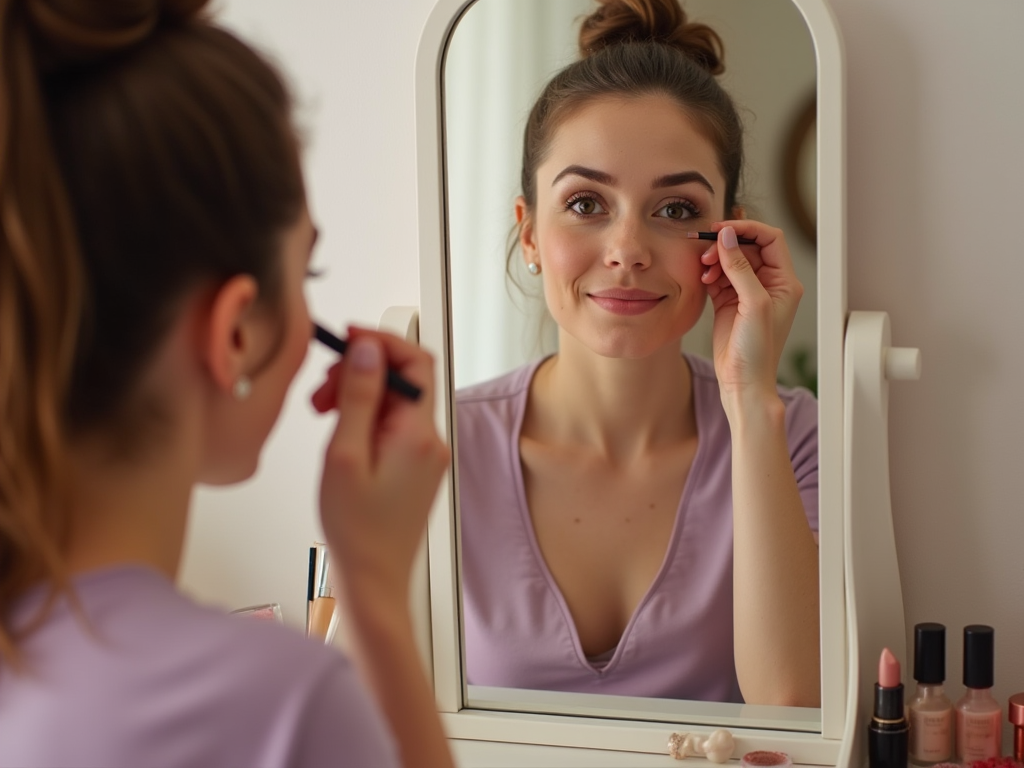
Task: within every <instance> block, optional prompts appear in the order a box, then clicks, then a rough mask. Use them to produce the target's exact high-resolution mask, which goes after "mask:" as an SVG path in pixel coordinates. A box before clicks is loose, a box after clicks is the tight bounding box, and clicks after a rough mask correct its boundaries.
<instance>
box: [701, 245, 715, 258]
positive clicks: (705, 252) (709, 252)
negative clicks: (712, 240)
mask: <svg viewBox="0 0 1024 768" xmlns="http://www.w3.org/2000/svg"><path fill="white" fill-rule="evenodd" d="M713 250H715V246H713V245H712V246H711V247H710V248H708V249H707V250H706V251H704V253H702V254H701V255H700V258H701V260H702V261H703V260H704V259H706V258H707V257H708V256H710V255H711V252H712V251H713Z"/></svg>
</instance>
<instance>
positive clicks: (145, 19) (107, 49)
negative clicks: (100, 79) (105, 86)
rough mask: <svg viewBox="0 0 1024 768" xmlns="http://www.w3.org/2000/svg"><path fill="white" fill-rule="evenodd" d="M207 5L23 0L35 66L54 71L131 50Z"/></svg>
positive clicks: (192, 0) (180, 0)
mask: <svg viewBox="0 0 1024 768" xmlns="http://www.w3.org/2000/svg"><path fill="white" fill-rule="evenodd" d="M206 3H207V0H25V9H26V12H27V16H28V18H29V23H30V25H31V27H32V30H33V38H34V40H35V44H36V48H37V51H38V53H39V55H40V59H41V60H40V64H41V65H42V67H43V68H44V69H47V70H52V69H60V68H62V67H63V66H65V65H74V64H81V63H85V62H89V61H95V60H98V59H102V58H103V57H104V56H107V55H110V54H112V53H115V52H117V51H120V50H123V49H125V48H129V47H131V46H134V45H137V44H138V43H140V42H142V41H143V40H145V39H146V38H147V37H148V36H149V35H151V34H152V33H153V31H154V30H155V29H157V28H158V27H161V26H172V25H176V24H179V23H181V22H183V21H187V20H188V19H191V18H194V17H196V16H198V15H199V13H200V11H201V10H202V8H203V6H205V5H206Z"/></svg>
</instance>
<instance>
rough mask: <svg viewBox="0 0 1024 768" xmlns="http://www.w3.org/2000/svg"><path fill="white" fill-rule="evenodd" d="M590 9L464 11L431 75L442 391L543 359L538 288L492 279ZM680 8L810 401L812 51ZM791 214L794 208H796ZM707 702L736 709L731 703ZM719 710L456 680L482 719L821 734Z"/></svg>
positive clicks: (729, 9)
mask: <svg viewBox="0 0 1024 768" xmlns="http://www.w3.org/2000/svg"><path fill="white" fill-rule="evenodd" d="M593 7H594V4H593V2H590V0H586V1H584V0H479V1H478V2H476V3H475V4H473V5H470V6H469V7H468V9H467V10H466V11H465V12H464V13H463V15H462V16H461V18H460V19H459V21H458V24H457V26H456V27H455V29H454V32H453V34H452V36H451V38H450V42H449V44H448V49H447V53H446V57H445V60H444V66H443V69H442V73H443V74H442V83H443V101H442V115H443V122H444V136H445V143H444V159H445V194H446V203H445V208H446V213H447V219H446V228H447V253H448V269H447V275H448V279H449V284H448V292H449V301H450V308H451V327H450V338H451V358H450V365H451V370H452V377H453V386H454V388H455V389H456V390H461V389H464V388H465V387H468V386H471V385H474V384H477V383H479V382H483V381H487V380H490V379H493V378H495V377H498V376H501V375H503V374H505V373H508V372H509V371H510V370H513V369H515V368H517V367H518V366H521V365H524V364H526V363H528V362H529V361H531V360H535V359H538V358H540V357H543V356H544V355H547V354H550V353H552V352H554V351H555V348H556V339H557V336H556V331H557V327H556V325H555V323H554V322H553V321H552V320H551V318H550V317H549V316H548V314H547V312H546V309H545V304H544V299H543V297H542V296H541V295H540V292H539V291H538V290H536V286H537V285H538V281H537V280H536V279H535V278H533V282H532V284H531V278H532V276H531V275H530V274H529V273H528V272H527V271H526V269H525V264H524V262H523V259H522V258H520V257H519V255H518V253H516V254H515V255H514V256H513V258H512V259H511V260H510V262H509V264H510V265H511V269H510V274H506V252H507V250H508V246H509V236H510V231H511V230H512V226H513V223H514V221H515V218H514V215H513V210H514V200H515V197H516V195H517V194H519V173H520V158H521V153H522V133H523V127H524V125H525V121H526V115H527V113H528V111H529V109H530V107H531V106H532V104H533V102H534V101H535V99H536V97H537V95H538V93H539V92H540V89H541V88H542V87H543V85H544V84H545V83H546V82H547V81H548V80H549V79H550V77H551V76H552V75H553V74H554V73H555V72H556V71H558V70H559V69H561V68H562V67H563V66H565V65H566V64H568V63H570V62H571V61H573V60H575V59H576V57H577V52H576V45H577V43H576V41H577V34H578V27H579V20H580V18H581V17H582V16H584V15H586V14H587V13H589V12H590V11H591V10H592V9H593ZM685 8H686V11H687V14H688V16H689V18H690V19H691V20H693V21H699V22H703V23H706V24H708V25H709V26H711V27H712V28H713V29H714V30H715V31H716V32H718V34H719V35H720V36H721V38H722V40H723V43H724V49H725V74H724V75H723V76H722V77H721V78H720V82H721V83H722V85H723V87H724V88H725V89H726V91H727V92H728V93H730V95H731V96H732V97H733V99H734V101H735V102H736V104H737V106H738V109H739V112H740V117H741V119H742V121H743V123H744V128H745V133H746V136H745V147H744V149H745V155H746V158H745V169H744V174H743V179H742V183H741V186H740V190H739V200H738V201H739V202H740V203H741V204H743V205H744V206H745V208H746V212H747V217H749V218H754V219H758V220H761V221H765V222H768V223H770V224H773V225H775V226H779V227H781V228H782V229H783V230H784V231H786V233H787V241H788V244H789V249H790V252H791V254H792V258H793V263H794V267H795V269H796V272H797V275H798V277H799V279H800V281H801V282H802V284H803V285H804V288H805V294H804V297H803V299H802V301H801V303H800V307H799V310H798V312H797V316H796V319H795V321H794V325H793V329H792V331H791V332H790V334H789V337H788V342H787V347H786V351H785V353H784V354H783V357H782V362H781V364H780V370H779V374H780V381H781V382H782V383H783V384H787V385H802V386H806V387H809V388H811V389H815V388H816V360H817V339H818V336H819V334H818V326H817V312H816V310H817V292H816V286H817V285H818V280H817V275H816V269H817V266H816V265H817V259H816V253H815V248H816V243H815V242H814V240H813V238H812V237H808V236H806V235H805V232H806V231H807V228H806V220H807V218H808V216H810V217H813V214H814V207H813V200H814V197H815V182H816V171H817V162H816V150H815V143H814V131H813V130H808V123H807V118H806V115H807V114H808V109H809V107H808V105H809V104H810V105H812V106H810V110H811V113H812V114H813V109H814V107H813V99H814V93H815V85H816V63H815V50H814V44H813V41H812V39H811V37H810V34H809V32H808V30H807V25H806V24H805V22H804V19H803V16H802V15H801V12H800V10H799V9H798V8H797V7H796V6H795V5H793V3H791V2H790V0H688V2H686V4H685ZM793 146H795V147H796V151H795V152H794V151H793V150H792V149H790V148H791V147H793ZM794 158H795V159H794ZM794 180H795V182H794ZM794 183H795V184H796V186H797V189H798V190H799V191H800V192H801V194H799V195H797V196H796V197H794V196H793V195H790V194H787V191H786V190H787V188H791V187H793V185H794ZM787 185H788V187H787ZM794 200H796V201H797V202H801V203H802V204H801V205H800V206H796V205H795V204H794ZM808 200H811V201H812V203H811V204H810V205H808V204H807V201H808ZM808 209H810V213H808ZM510 278H511V279H510ZM519 286H523V287H524V288H525V290H521V289H520V287H519ZM531 289H533V290H531ZM711 318H712V312H711V309H710V306H708V307H706V308H705V311H704V314H703V315H702V317H701V319H700V320H699V321H698V323H697V325H696V326H695V327H694V328H693V330H691V331H690V332H688V333H687V334H686V336H685V338H684V341H683V348H684V350H685V351H686V352H688V353H692V354H696V355H700V356H703V357H710V326H711ZM460 439H461V438H460ZM467 449H468V450H472V447H471V446H467V445H465V443H464V442H463V443H462V444H460V445H459V452H462V451H465V450H467ZM509 471H510V472H514V471H515V468H514V467H510V470H509ZM455 476H456V478H458V476H459V471H458V467H456V469H455ZM456 511H457V513H458V505H456ZM823 525H824V523H823ZM465 542H466V540H465V539H463V546H466V543H465ZM465 557H466V553H465V552H463V559H464V560H465ZM462 572H463V573H466V572H467V571H466V569H463V571H462ZM548 586H549V587H550V584H549V585H548ZM563 640H564V638H563ZM472 642H474V641H473V638H472V636H467V637H466V638H465V643H466V646H467V647H466V653H467V656H472V653H473V649H472V648H471V647H469V646H470V645H471V643H472ZM716 698H720V699H722V700H724V701H726V702H728V701H732V702H736V698H735V695H734V694H733V695H730V694H728V693H727V694H724V695H722V696H720V697H716ZM722 700H716V701H700V702H696V701H693V700H686V699H679V698H672V699H669V698H664V697H647V696H629V697H626V696H607V695H599V694H595V693H586V694H584V693H580V692H573V693H567V692H561V691H536V690H523V689H519V688H510V687H504V686H494V685H487V686H483V685H476V684H474V682H473V679H472V675H471V674H470V675H469V679H468V687H467V689H466V691H465V703H466V705H467V706H470V707H475V708H481V709H488V708H492V709H501V710H514V711H529V712H559V713H576V714H584V713H585V714H590V715H602V716H614V717H625V718H634V719H640V720H644V719H649V720H664V719H666V718H676V719H680V720H683V721H685V722H709V723H711V722H714V723H721V722H730V721H733V720H736V721H739V722H745V723H747V724H751V723H756V724H757V725H758V727H762V728H778V729H786V730H792V731H820V730H821V729H822V720H821V713H820V710H818V709H817V708H813V709H811V708H786V707H768V706H752V705H746V706H743V705H739V704H736V703H732V704H730V703H723V701H722Z"/></svg>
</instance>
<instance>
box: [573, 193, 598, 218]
mask: <svg viewBox="0 0 1024 768" xmlns="http://www.w3.org/2000/svg"><path fill="white" fill-rule="evenodd" d="M569 210H571V211H574V212H575V213H578V214H580V215H581V216H590V215H592V214H595V213H603V212H604V208H602V207H601V204H600V203H599V202H597V200H595V199H594V198H592V197H578V198H576V199H575V200H570V201H569Z"/></svg>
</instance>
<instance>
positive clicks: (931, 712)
mask: <svg viewBox="0 0 1024 768" xmlns="http://www.w3.org/2000/svg"><path fill="white" fill-rule="evenodd" d="M914 679H915V680H916V681H917V690H916V691H915V693H914V696H913V698H911V699H910V701H909V702H908V704H907V719H908V720H909V721H910V762H912V763H913V764H914V765H935V764H936V763H941V762H943V761H946V760H949V759H950V758H952V756H953V702H952V701H950V700H949V697H948V696H946V693H945V691H944V690H943V683H945V681H946V628H945V626H943V625H942V624H934V623H924V624H918V625H916V626H915V627H914Z"/></svg>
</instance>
